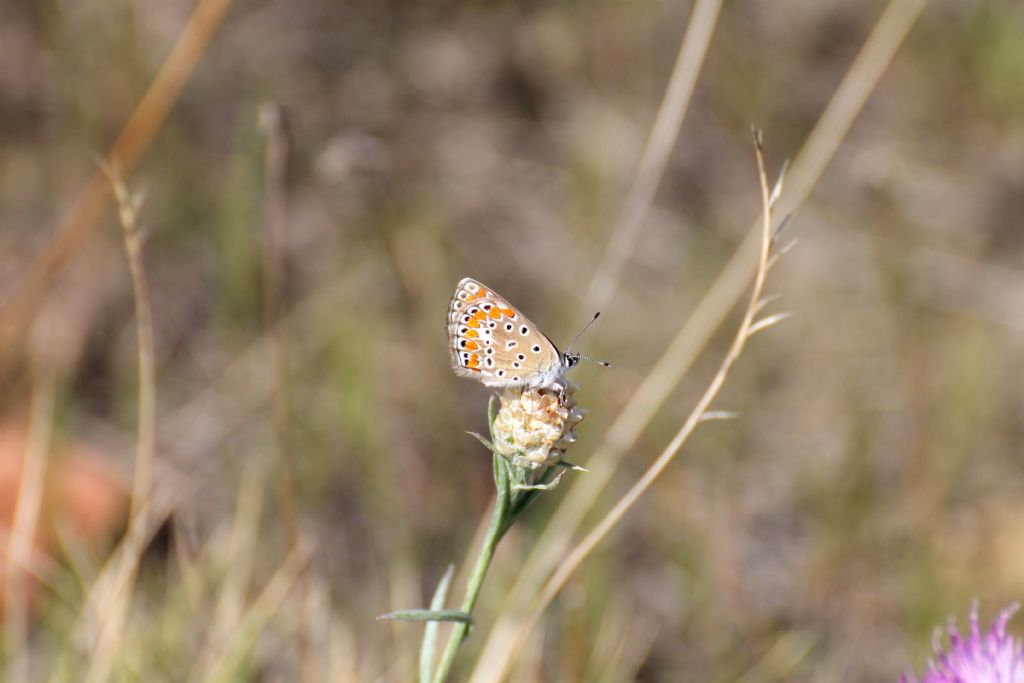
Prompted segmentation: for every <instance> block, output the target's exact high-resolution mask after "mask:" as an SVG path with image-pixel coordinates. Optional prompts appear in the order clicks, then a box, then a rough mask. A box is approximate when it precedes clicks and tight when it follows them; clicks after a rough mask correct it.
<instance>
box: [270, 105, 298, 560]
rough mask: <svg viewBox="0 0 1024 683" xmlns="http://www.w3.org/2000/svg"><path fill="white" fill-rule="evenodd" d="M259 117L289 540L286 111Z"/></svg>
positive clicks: (294, 532)
mask: <svg viewBox="0 0 1024 683" xmlns="http://www.w3.org/2000/svg"><path fill="white" fill-rule="evenodd" d="M260 123H261V125H262V127H263V130H264V134H265V135H266V169H265V171H264V193H265V195H264V198H263V215H264V219H263V220H264V227H263V318H264V320H263V323H264V326H265V328H266V331H267V342H268V353H269V356H270V357H269V363H270V368H271V372H272V374H273V377H274V390H273V396H272V410H273V416H274V440H275V449H276V451H277V452H276V458H277V463H278V468H279V473H278V476H277V477H275V480H276V481H277V487H278V491H277V493H278V503H279V505H280V506H281V519H282V523H283V524H284V527H285V533H286V534H287V537H288V539H289V545H294V544H295V543H298V540H299V522H298V513H297V512H296V504H295V463H294V461H293V457H294V456H293V454H292V451H291V449H290V448H289V445H288V424H289V419H288V404H289V402H288V379H287V378H288V364H287V360H286V359H287V346H286V344H287V337H286V335H285V332H284V328H283V327H282V325H281V317H282V313H283V302H282V290H283V287H284V272H285V269H284V253H283V249H284V242H285V231H286V229H287V227H288V226H287V197H286V195H285V170H286V167H287V163H288V141H287V136H286V132H285V119H284V112H283V111H282V110H281V108H280V107H278V106H277V105H274V104H267V105H264V107H263V109H262V110H261V112H260Z"/></svg>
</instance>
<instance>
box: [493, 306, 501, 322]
mask: <svg viewBox="0 0 1024 683" xmlns="http://www.w3.org/2000/svg"><path fill="white" fill-rule="evenodd" d="M500 317H501V309H500V308H492V309H491V318H493V319H494V320H497V319H498V318H500Z"/></svg>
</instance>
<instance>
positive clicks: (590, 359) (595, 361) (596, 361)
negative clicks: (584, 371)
mask: <svg viewBox="0 0 1024 683" xmlns="http://www.w3.org/2000/svg"><path fill="white" fill-rule="evenodd" d="M576 356H577V357H578V358H582V359H583V360H589V361H590V362H591V363H597V364H598V365H603V366H605V367H606V368H610V367H611V366H612V364H611V363H609V362H608V361H606V360H596V359H594V358H591V357H590V356H584V355H583V354H582V353H577V354H576Z"/></svg>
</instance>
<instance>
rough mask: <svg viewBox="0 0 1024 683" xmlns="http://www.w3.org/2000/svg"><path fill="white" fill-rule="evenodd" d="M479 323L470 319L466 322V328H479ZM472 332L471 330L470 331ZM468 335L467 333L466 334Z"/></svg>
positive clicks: (474, 319)
mask: <svg viewBox="0 0 1024 683" xmlns="http://www.w3.org/2000/svg"><path fill="white" fill-rule="evenodd" d="M479 326H480V323H478V322H477V321H476V318H470V319H469V320H467V321H466V327H479ZM470 332H472V330H470ZM467 334H468V333H467Z"/></svg>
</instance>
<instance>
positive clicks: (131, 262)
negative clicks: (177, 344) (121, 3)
mask: <svg viewBox="0 0 1024 683" xmlns="http://www.w3.org/2000/svg"><path fill="white" fill-rule="evenodd" d="M101 169H102V171H103V172H104V173H106V175H107V178H108V179H109V181H110V184H111V187H112V189H113V192H114V197H115V199H116V201H117V205H118V216H119V218H120V221H121V227H122V231H123V234H124V244H125V253H126V254H127V257H128V266H129V269H130V271H131V277H132V290H133V293H134V298H135V325H136V327H135V329H136V337H137V346H138V370H139V399H138V404H139V407H138V426H137V443H136V452H135V471H134V475H133V479H132V499H131V508H130V512H129V521H128V530H127V532H126V533H125V538H124V540H123V541H122V543H121V545H120V547H119V548H118V552H117V553H115V554H114V556H113V557H112V558H111V559H110V560H109V561H108V563H107V566H106V567H105V568H104V570H103V572H102V573H101V574H100V576H99V577H98V578H97V579H96V581H95V583H94V584H93V587H92V589H91V590H90V592H89V596H88V599H87V607H86V615H85V616H86V617H87V620H86V621H85V622H84V624H80V626H81V627H82V629H83V630H82V631H81V632H80V635H81V636H84V638H85V639H86V640H87V641H91V647H89V650H91V651H92V658H91V660H90V664H89V668H88V670H87V672H86V674H85V677H84V680H86V681H97V682H98V681H106V680H109V679H110V674H111V671H112V668H113V663H114V658H115V656H116V653H117V649H118V647H119V645H120V643H121V642H122V641H123V637H122V636H123V633H122V631H123V628H124V622H125V619H126V618H127V611H128V603H129V601H130V595H131V591H132V588H133V586H134V585H135V573H136V570H137V569H138V561H139V558H140V556H141V555H142V551H143V549H144V548H145V543H146V540H147V539H148V538H149V526H150V525H149V517H150V507H151V503H152V497H151V488H152V470H153V461H154V459H155V451H156V364H155V360H154V359H155V352H154V342H153V317H152V311H151V307H150V297H149V285H148V282H147V280H146V272H145V267H144V265H143V259H142V244H143V237H142V234H141V231H140V229H139V225H138V220H137V219H138V210H139V206H140V204H141V201H140V198H139V197H138V196H132V195H130V194H129V193H128V189H127V188H126V187H125V184H124V182H123V181H122V180H121V177H120V175H119V173H118V170H117V169H116V168H113V167H108V166H101Z"/></svg>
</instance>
